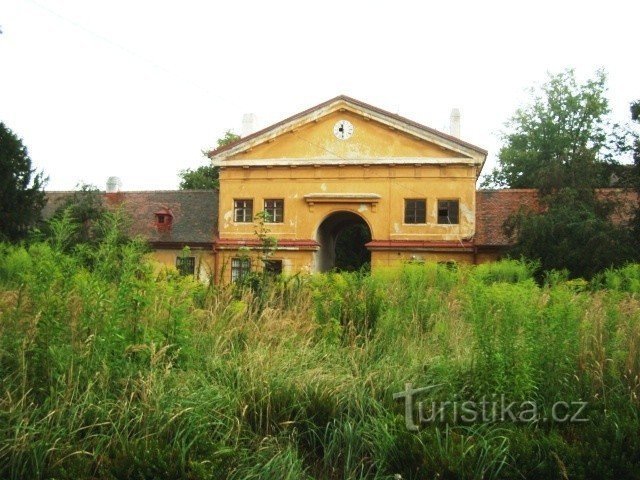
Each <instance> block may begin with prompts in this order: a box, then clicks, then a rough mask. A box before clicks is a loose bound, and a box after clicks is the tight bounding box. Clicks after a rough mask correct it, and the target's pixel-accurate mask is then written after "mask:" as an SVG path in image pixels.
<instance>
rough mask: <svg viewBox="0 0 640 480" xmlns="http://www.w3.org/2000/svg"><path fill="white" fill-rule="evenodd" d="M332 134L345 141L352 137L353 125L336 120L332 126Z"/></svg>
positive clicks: (346, 121)
mask: <svg viewBox="0 0 640 480" xmlns="http://www.w3.org/2000/svg"><path fill="white" fill-rule="evenodd" d="M333 134H334V135H335V136H336V138H339V139H340V140H347V139H348V138H349V137H351V135H353V125H352V124H351V122H349V121H348V120H338V123H336V124H335V125H334V126H333Z"/></svg>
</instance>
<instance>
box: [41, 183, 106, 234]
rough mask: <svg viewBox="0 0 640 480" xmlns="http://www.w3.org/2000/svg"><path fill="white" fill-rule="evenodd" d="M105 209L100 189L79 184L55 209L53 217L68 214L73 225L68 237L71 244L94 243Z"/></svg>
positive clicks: (99, 232)
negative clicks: (72, 231) (71, 233)
mask: <svg viewBox="0 0 640 480" xmlns="http://www.w3.org/2000/svg"><path fill="white" fill-rule="evenodd" d="M105 211H106V209H105V207H104V204H103V201H102V193H101V192H100V190H99V189H98V188H97V187H95V186H93V185H87V184H81V185H79V187H78V188H77V189H76V191H75V192H74V193H73V195H70V196H69V197H67V198H66V199H65V200H64V202H63V203H62V205H60V206H59V207H58V208H57V209H56V212H55V213H54V214H53V218H60V217H62V216H63V215H64V214H65V213H66V214H67V215H68V216H69V219H70V221H71V222H72V224H73V225H74V233H73V235H72V236H71V238H70V239H69V244H70V245H71V246H73V245H77V244H79V243H92V244H95V243H97V242H99V241H100V240H101V237H102V235H101V233H102V232H101V231H100V228H99V225H100V220H101V219H102V217H103V215H104V213H105Z"/></svg>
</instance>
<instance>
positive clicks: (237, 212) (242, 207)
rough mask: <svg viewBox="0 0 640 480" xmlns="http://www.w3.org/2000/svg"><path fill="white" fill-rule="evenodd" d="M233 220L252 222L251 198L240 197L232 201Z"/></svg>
mask: <svg viewBox="0 0 640 480" xmlns="http://www.w3.org/2000/svg"><path fill="white" fill-rule="evenodd" d="M233 221H234V222H237V223H251V222H253V200H250V199H240V200H234V201H233Z"/></svg>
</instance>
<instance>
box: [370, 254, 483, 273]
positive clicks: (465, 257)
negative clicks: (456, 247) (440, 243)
mask: <svg viewBox="0 0 640 480" xmlns="http://www.w3.org/2000/svg"><path fill="white" fill-rule="evenodd" d="M410 261H418V262H456V263H473V253H467V252H422V251H396V252H392V251H380V252H371V268H372V269H376V268H382V267H390V266H393V265H397V264H398V263H401V262H410Z"/></svg>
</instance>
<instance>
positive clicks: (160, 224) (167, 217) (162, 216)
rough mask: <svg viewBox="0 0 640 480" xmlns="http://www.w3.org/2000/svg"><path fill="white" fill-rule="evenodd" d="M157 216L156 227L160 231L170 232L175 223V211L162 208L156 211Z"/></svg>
mask: <svg viewBox="0 0 640 480" xmlns="http://www.w3.org/2000/svg"><path fill="white" fill-rule="evenodd" d="M154 215H155V217H156V228H157V229H158V231H159V232H168V231H170V230H171V224H172V223H173V213H172V212H171V210H169V209H168V208H161V209H160V210H158V211H157V212H155V213H154Z"/></svg>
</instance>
